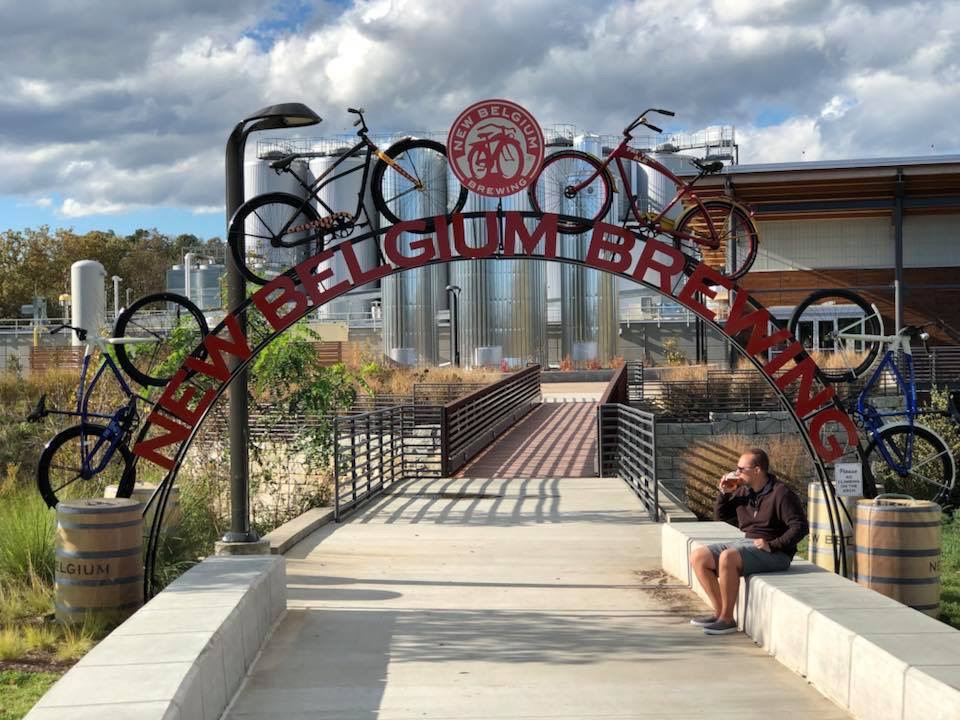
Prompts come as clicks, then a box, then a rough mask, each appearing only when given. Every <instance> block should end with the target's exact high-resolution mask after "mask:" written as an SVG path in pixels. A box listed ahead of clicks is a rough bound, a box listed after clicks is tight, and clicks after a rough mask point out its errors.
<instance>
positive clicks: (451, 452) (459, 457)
mask: <svg viewBox="0 0 960 720" xmlns="http://www.w3.org/2000/svg"><path fill="white" fill-rule="evenodd" d="M540 370H541V369H540V366H539V365H534V366H532V367H529V368H526V369H525V370H521V371H520V372H518V373H514V374H513V375H510V376H508V377H506V378H504V379H503V380H500V381H498V382H495V383H494V384H493V385H488V386H486V387H485V388H483V389H482V390H478V391H477V392H475V393H472V394H470V395H467V396H466V397H462V398H460V399H459V400H455V401H454V402H452V403H448V404H447V405H445V406H444V408H443V421H442V422H443V427H444V434H443V447H444V452H443V468H444V475H452V474H453V473H455V472H456V471H457V470H459V469H460V468H461V467H463V466H464V465H466V464H467V462H469V461H470V459H471V458H473V457H474V456H475V455H476V454H477V453H478V452H480V450H482V449H483V448H485V447H486V446H487V445H489V444H490V443H491V442H492V441H493V440H494V439H495V438H496V437H497V436H498V435H500V434H501V433H503V432H504V431H505V430H507V429H508V428H510V427H512V426H513V425H514V424H515V423H516V422H517V421H518V420H519V419H520V418H522V417H523V416H524V415H526V414H527V413H529V412H530V411H531V410H533V408H534V407H536V405H537V404H538V403H539V402H540Z"/></svg>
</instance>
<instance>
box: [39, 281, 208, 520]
mask: <svg viewBox="0 0 960 720" xmlns="http://www.w3.org/2000/svg"><path fill="white" fill-rule="evenodd" d="M61 330H72V331H73V332H74V333H76V335H77V338H78V339H79V340H80V341H81V342H82V343H84V353H83V362H82V364H81V366H80V382H79V384H78V385H77V394H76V408H75V409H74V410H56V409H52V408H48V407H47V406H46V401H47V398H46V395H41V396H40V399H39V400H38V401H37V404H36V407H34V409H33V411H32V412H31V413H30V414H29V415H28V416H27V420H28V421H30V422H40V420H42V419H43V418H45V417H47V416H49V415H58V416H64V417H70V418H76V419H77V420H78V423H77V424H76V425H73V426H71V427H68V428H66V429H65V430H61V431H60V432H58V433H57V434H56V435H54V436H53V437H52V438H51V439H50V441H49V442H48V443H47V444H46V446H45V447H44V448H43V451H42V452H41V453H40V460H39V463H38V466H37V488H38V490H39V491H40V495H41V496H42V497H43V499H44V501H45V502H46V503H47V505H49V506H50V507H56V506H57V503H59V502H60V501H61V500H64V499H66V498H68V497H90V495H91V493H93V492H95V491H96V492H98V493H99V492H102V491H103V488H104V487H106V486H109V485H115V486H116V488H117V492H116V497H130V494H131V493H132V492H133V486H134V482H135V479H136V466H135V464H134V462H133V455H132V453H131V452H130V439H131V437H132V436H133V434H134V432H136V430H137V428H138V426H139V423H140V412H139V403H141V402H143V403H146V404H147V405H152V404H153V403H154V402H155V401H156V398H151V397H150V390H149V388H152V387H162V386H164V385H166V384H167V383H168V382H169V381H170V378H171V377H173V374H174V372H175V371H176V370H177V368H178V367H179V366H180V362H181V360H182V359H183V356H184V355H185V354H186V353H187V352H189V351H191V350H192V349H193V348H194V347H196V346H197V345H198V344H199V343H200V342H201V340H202V339H203V337H204V336H205V335H206V334H207V322H206V320H205V318H204V317H203V313H201V312H200V310H199V309H198V308H197V306H196V305H194V304H193V303H192V302H190V301H189V300H188V299H187V298H185V297H183V296H181V295H177V294H174V293H169V292H161V293H154V294H152V295H147V296H145V297H142V298H140V299H139V300H137V301H136V302H135V303H133V304H132V305H131V306H130V307H129V308H126V309H125V310H123V312H121V313H120V315H119V316H118V317H117V322H116V325H115V326H114V331H113V336H112V337H100V336H99V335H97V334H95V333H93V332H91V331H90V330H88V329H86V328H79V327H74V326H73V325H58V326H56V327H54V328H53V329H51V330H50V332H51V334H56V333H58V332H60V331H61ZM95 351H99V352H100V355H101V360H100V365H99V367H97V369H96V371H95V372H94V374H93V377H92V378H90V377H89V374H90V372H91V362H92V359H93V355H94V352H95ZM114 354H115V355H116V362H115V361H114V359H113V355H114ZM117 365H119V366H120V367H121V368H123V370H124V371H126V373H127V375H129V376H130V377H131V378H132V379H133V380H136V382H137V383H139V384H140V385H141V386H142V388H141V390H140V391H139V392H138V391H135V390H134V389H133V388H132V387H131V386H130V384H128V383H127V381H126V380H125V379H124V377H123V374H122V373H121V372H120V370H119V369H118V367H117ZM107 373H109V374H110V375H112V376H113V379H114V381H115V385H116V388H115V390H116V391H119V393H120V395H121V396H122V398H123V399H122V401H121V402H120V404H119V405H118V406H116V407H107V409H106V410H103V409H101V408H100V407H99V406H100V405H102V404H108V405H109V404H110V403H111V402H112V401H111V400H110V398H109V395H107V397H104V396H103V394H102V393H101V394H98V393H97V391H98V389H100V380H101V379H102V378H103V377H104V375H105V374H107ZM103 391H104V392H107V393H108V392H109V388H103ZM93 406H97V409H93ZM94 480H96V481H97V485H96V487H95V486H94V485H93V482H92V481H94ZM101 486H102V487H101Z"/></svg>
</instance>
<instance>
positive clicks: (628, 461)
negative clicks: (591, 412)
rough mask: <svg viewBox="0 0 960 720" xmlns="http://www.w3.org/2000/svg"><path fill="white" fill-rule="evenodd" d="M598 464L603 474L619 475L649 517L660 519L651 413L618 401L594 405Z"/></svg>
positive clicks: (652, 417) (654, 438) (655, 446)
mask: <svg viewBox="0 0 960 720" xmlns="http://www.w3.org/2000/svg"><path fill="white" fill-rule="evenodd" d="M597 434H598V442H597V450H598V456H599V457H598V466H599V469H600V475H601V476H602V477H620V478H623V480H624V481H625V482H626V483H627V484H628V485H629V486H630V487H631V488H632V489H633V491H634V492H635V493H636V494H637V496H638V497H639V498H640V500H641V502H643V505H644V507H645V508H647V512H648V513H649V514H650V518H651V519H652V520H654V521H659V520H660V493H659V490H658V484H657V422H656V418H655V417H654V416H653V414H652V413H649V412H646V411H644V410H639V409H637V408H633V407H629V406H627V405H622V404H620V403H608V404H605V405H600V406H599V407H598V408H597Z"/></svg>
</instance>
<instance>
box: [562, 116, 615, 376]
mask: <svg viewBox="0 0 960 720" xmlns="http://www.w3.org/2000/svg"><path fill="white" fill-rule="evenodd" d="M574 147H575V149H577V150H581V151H583V152H586V153H589V154H591V155H594V156H595V157H602V145H601V142H600V136H599V135H590V134H585V135H578V136H577V137H575V138H574ZM614 171H615V168H614ZM580 179H581V178H568V179H567V182H577V181H579V180H580ZM617 181H618V182H619V178H618V180H617ZM595 202H599V199H594V198H590V197H586V196H584V195H583V194H581V195H580V197H578V198H576V199H574V200H572V201H571V206H570V208H569V209H568V210H567V212H568V213H569V214H571V215H578V214H583V215H585V216H589V215H591V214H592V212H595V206H594V207H593V208H591V204H592V203H595ZM606 220H607V221H608V222H611V223H615V224H616V223H617V208H616V207H614V206H611V210H610V212H609V213H608V215H607V218H606ZM590 237H591V233H590V232H589V231H588V232H585V233H582V234H580V235H560V239H559V244H560V252H561V255H563V256H564V257H569V258H577V259H580V260H583V259H585V258H586V256H587V246H588V244H589V242H590ZM616 281H617V278H616V277H615V276H614V275H611V274H610V273H606V272H603V271H600V270H588V269H586V268H583V267H579V266H576V265H569V264H566V263H564V265H563V266H562V267H561V269H560V332H561V336H560V337H561V339H560V356H561V359H566V358H569V359H570V360H572V361H573V363H574V364H575V365H577V366H584V365H587V364H592V363H597V362H598V363H600V364H601V365H608V364H609V362H610V360H611V359H612V358H614V357H615V356H616V355H617V340H618V337H619V330H620V325H619V308H618V297H617V282H616Z"/></svg>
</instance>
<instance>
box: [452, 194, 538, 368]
mask: <svg viewBox="0 0 960 720" xmlns="http://www.w3.org/2000/svg"><path fill="white" fill-rule="evenodd" d="M457 190H458V191H459V187H458V188H457ZM497 203H498V199H497V198H490V197H484V196H482V195H477V194H476V193H470V195H469V196H468V197H467V205H466V207H464V212H478V211H479V212H483V211H495V210H496V209H497ZM503 209H504V210H529V209H530V201H529V200H528V198H527V193H526V192H520V193H515V194H514V195H510V196H508V197H505V198H503ZM534 226H535V222H534V221H533V220H527V227H528V229H529V230H532V229H533V228H534ZM464 234H465V236H466V238H465V239H466V242H467V244H468V245H470V246H472V247H482V246H484V245H486V242H487V226H486V223H485V222H484V221H483V219H478V220H469V219H468V220H466V221H465V224H464ZM546 280H547V271H546V262H544V261H542V260H461V261H459V262H455V263H451V264H450V284H451V285H457V286H459V287H460V289H461V293H460V302H459V317H458V322H457V336H458V338H459V345H460V359H461V363H462V364H463V365H464V366H489V365H498V364H499V363H500V362H501V360H503V361H506V364H507V365H508V366H510V367H511V368H514V367H522V366H523V365H524V364H526V363H541V364H544V363H546V360H547V282H546ZM498 349H499V352H498Z"/></svg>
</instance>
